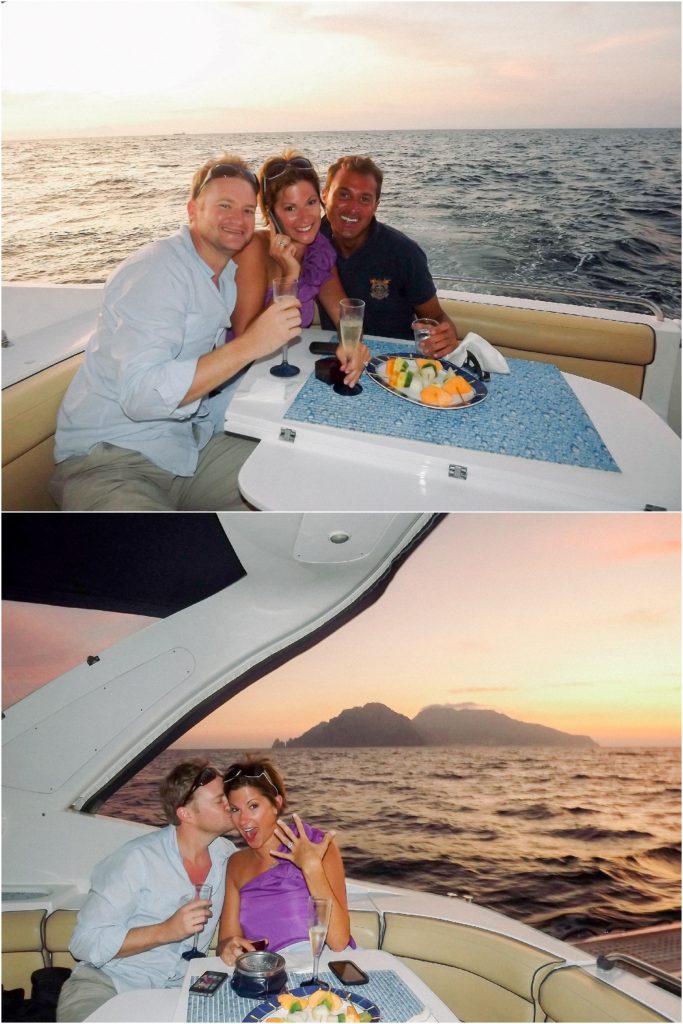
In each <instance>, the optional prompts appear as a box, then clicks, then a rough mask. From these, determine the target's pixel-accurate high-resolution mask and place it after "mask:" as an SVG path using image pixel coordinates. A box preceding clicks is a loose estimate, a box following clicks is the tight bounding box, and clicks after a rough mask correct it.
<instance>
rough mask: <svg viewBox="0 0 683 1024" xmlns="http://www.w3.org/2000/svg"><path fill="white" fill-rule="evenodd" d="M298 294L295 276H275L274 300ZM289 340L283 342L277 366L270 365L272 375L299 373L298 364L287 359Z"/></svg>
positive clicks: (285, 375) (296, 339) (291, 375)
mask: <svg viewBox="0 0 683 1024" xmlns="http://www.w3.org/2000/svg"><path fill="white" fill-rule="evenodd" d="M298 294H299V281H298V280H297V278H295V277H283V278H276V280H275V281H273V298H274V299H275V301H276V302H278V301H279V300H280V299H286V298H287V297H288V296H289V295H293V296H294V297H295V298H296V297H297V296H298ZM299 337H301V335H299V336H298V337H296V338H292V341H298V340H299ZM288 344H289V342H285V344H284V345H283V347H282V362H281V363H278V365H277V366H271V368H270V372H271V373H272V374H273V376H274V377H296V375H297V373H301V370H300V368H299V367H298V366H294V365H293V364H292V363H290V362H289V360H288V359H287V346H288Z"/></svg>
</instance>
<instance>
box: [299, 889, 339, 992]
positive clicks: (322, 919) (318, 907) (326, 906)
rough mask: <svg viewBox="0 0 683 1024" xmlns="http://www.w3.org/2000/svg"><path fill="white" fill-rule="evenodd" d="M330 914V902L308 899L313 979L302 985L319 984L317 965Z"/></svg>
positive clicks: (313, 897)
mask: <svg viewBox="0 0 683 1024" xmlns="http://www.w3.org/2000/svg"><path fill="white" fill-rule="evenodd" d="M331 914H332V900H329V899H318V898H317V897H315V896H309V897H308V937H309V939H310V940H311V953H312V954H313V977H312V978H311V979H310V981H305V982H304V983H303V984H304V985H320V984H321V983H320V980H319V978H318V965H319V963H320V954H321V953H322V951H323V946H324V945H325V938H326V936H327V929H328V927H329V924H330V916H331Z"/></svg>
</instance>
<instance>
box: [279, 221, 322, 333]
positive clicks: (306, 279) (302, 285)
mask: <svg viewBox="0 0 683 1024" xmlns="http://www.w3.org/2000/svg"><path fill="white" fill-rule="evenodd" d="M336 262H337V254H336V252H335V250H334V248H333V246H332V243H331V242H330V241H329V240H328V239H327V238H325V236H324V235H322V234H321V233H320V232H318V234H317V236H316V238H315V241H313V242H311V244H310V245H309V246H307V247H306V252H305V253H304V258H303V260H302V263H301V274H300V275H299V301H300V302H301V326H302V327H310V326H311V324H312V323H313V315H314V313H315V300H316V297H317V295H318V292H319V291H320V289H321V288H322V286H323V285H324V284H325V282H326V281H329V279H330V278H331V277H332V268H333V267H334V266H335V264H336ZM272 299H273V289H272V288H269V289H268V291H267V292H266V299H265V303H264V305H266V306H268V305H270V303H271V301H272Z"/></svg>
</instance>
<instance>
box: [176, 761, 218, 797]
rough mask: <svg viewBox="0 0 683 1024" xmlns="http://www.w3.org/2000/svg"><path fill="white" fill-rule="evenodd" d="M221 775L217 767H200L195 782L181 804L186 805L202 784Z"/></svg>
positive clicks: (204, 784)
mask: <svg viewBox="0 0 683 1024" xmlns="http://www.w3.org/2000/svg"><path fill="white" fill-rule="evenodd" d="M219 776H220V772H217V771H216V769H215V768H211V767H210V766H209V765H206V767H204V768H200V770H199V771H198V772H197V774H196V775H195V777H194V782H193V783H192V785H191V786H190V788H189V789H188V791H187V796H186V797H185V799H184V800H183V802H182V803H181V805H180V806H181V807H184V806H185V804H186V803H187V802H188V800H189V799H190V797H191V796H193V794H194V793H196V792H197V790H198V789H200V788H201V787H202V786H207V785H208V784H209V782H213V780H214V779H217V778H218V777H219Z"/></svg>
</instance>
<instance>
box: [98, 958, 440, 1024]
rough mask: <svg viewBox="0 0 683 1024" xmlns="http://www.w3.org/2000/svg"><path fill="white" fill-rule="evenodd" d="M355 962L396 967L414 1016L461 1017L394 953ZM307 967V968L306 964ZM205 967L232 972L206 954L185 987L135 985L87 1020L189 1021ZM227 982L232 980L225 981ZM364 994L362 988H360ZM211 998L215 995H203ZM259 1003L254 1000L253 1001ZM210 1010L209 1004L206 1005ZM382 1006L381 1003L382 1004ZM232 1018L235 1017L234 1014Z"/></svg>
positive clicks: (370, 966) (195, 963) (368, 968)
mask: <svg viewBox="0 0 683 1024" xmlns="http://www.w3.org/2000/svg"><path fill="white" fill-rule="evenodd" d="M336 958H337V959H338V958H339V954H336V953H331V952H330V951H329V950H328V949H327V948H326V949H325V951H324V952H323V955H322V957H321V958H320V969H321V970H323V969H324V968H325V966H326V964H327V961H328V960H329V959H336ZM353 960H354V963H357V964H358V966H359V967H361V968H363V969H364V970H365V971H369V972H371V971H387V970H389V971H394V972H395V973H396V974H397V975H398V977H399V978H400V979H401V981H402V982H403V984H404V985H405V986H407V988H408V989H409V990H410V992H411V993H412V994H413V996H414V997H415V999H416V1000H417V1001H418V1002H419V1003H420V1004H421V1006H422V1009H421V1011H418V1012H417V1013H416V1014H415V1016H414V1017H413V1018H411V1019H412V1020H420V1021H457V1020H458V1017H456V1015H455V1014H454V1013H453V1011H452V1010H450V1009H449V1008H448V1007H447V1006H446V1004H445V1003H443V1002H442V1001H441V1000H440V999H439V997H438V996H436V995H435V994H434V993H433V992H432V990H431V989H430V988H429V987H428V986H427V985H426V984H425V983H424V982H423V981H422V980H421V979H420V978H418V976H417V975H416V974H414V973H413V971H411V970H410V968H409V967H406V965H405V964H404V963H403V962H402V961H401V960H399V959H398V957H395V956H393V955H392V954H391V953H385V952H384V951H383V950H380V949H360V948H359V949H356V950H354V952H353ZM305 966H306V968H307V969H308V971H309V972H310V969H311V958H310V956H309V957H308V958H307V963H306V965H305ZM287 968H288V970H292V969H299V968H304V964H303V963H301V964H299V963H298V962H297V963H290V961H289V960H288V961H287ZM304 969H305V968H304ZM204 971H225V972H226V973H228V974H231V973H232V968H230V967H226V965H225V964H224V963H223V961H222V960H221V959H220V958H219V957H207V958H206V959H203V960H194V961H190V963H189V964H188V968H187V973H186V975H185V981H184V983H183V986H182V988H180V989H177V988H174V989H168V988H166V989H136V990H135V991H131V992H122V993H121V994H120V995H118V996H114V998H113V999H110V1000H109V1001H108V1002H106V1003H105V1004H104V1005H103V1006H101V1007H100V1008H99V1009H98V1010H96V1011H95V1012H94V1013H92V1014H91V1015H90V1016H89V1017H88V1018H87V1019H88V1021H101V1022H104V1021H110V1022H111V1021H117V1022H121V1024H123V1022H126V1021H135V1022H142V1021H167V1022H168V1021H187V1020H188V989H189V986H190V979H191V978H192V977H193V976H195V977H196V976H197V975H199V974H202V973H203V972H204ZM225 984H226V985H228V984H229V981H226V982H225ZM358 992H359V994H361V995H362V993H363V989H362V988H359V989H358ZM202 998H212V999H215V997H202ZM258 1003H259V1000H258V999H255V1000H254V1005H257V1004H258ZM207 1010H208V1006H207ZM380 1010H381V1007H380ZM206 1019H207V1020H228V1017H225V1016H220V1015H219V1016H218V1017H216V1016H215V1015H213V1014H210V1013H207V1015H206ZM229 1019H231V1020H232V1019H233V1018H232V1017H231V1018H229Z"/></svg>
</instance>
